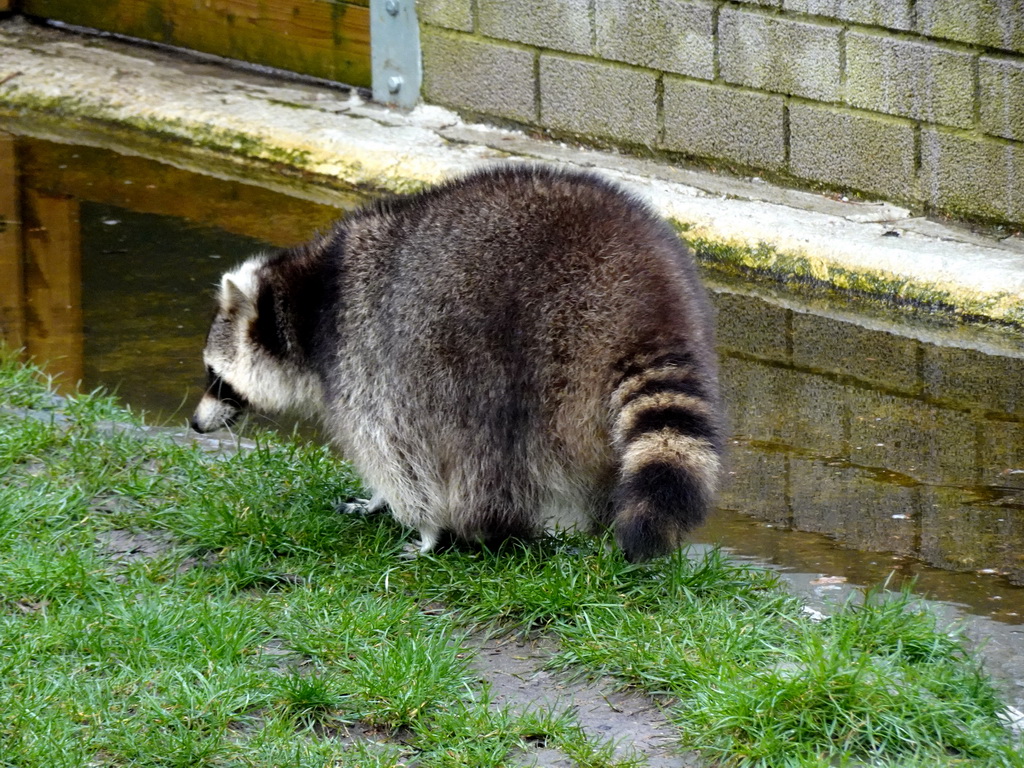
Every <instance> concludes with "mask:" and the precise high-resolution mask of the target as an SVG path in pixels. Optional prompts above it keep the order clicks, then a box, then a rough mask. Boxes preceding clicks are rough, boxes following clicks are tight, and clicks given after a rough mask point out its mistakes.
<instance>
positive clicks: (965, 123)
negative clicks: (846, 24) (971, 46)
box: [846, 32, 974, 128]
mask: <svg viewBox="0 0 1024 768" xmlns="http://www.w3.org/2000/svg"><path fill="white" fill-rule="evenodd" d="M973 68H974V55H973V54H969V53H965V52H962V51H954V50H950V49H948V48H944V47H942V46H940V45H935V44H933V43H921V42H916V41H913V40H899V39H894V38H890V37H885V36H882V35H877V34H863V33H860V32H849V33H847V35H846V101H847V102H848V103H849V104H851V105H853V106H855V107H863V108H864V109H870V110H872V111H875V112H885V113H887V114H890V115H901V116H903V117H912V118H914V119H915V120H924V121H925V122H929V123H940V124H942V125H950V126H955V127H957V128H970V127H971V126H972V125H973V124H974V77H973Z"/></svg>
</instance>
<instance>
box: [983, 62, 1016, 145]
mask: <svg viewBox="0 0 1024 768" xmlns="http://www.w3.org/2000/svg"><path fill="white" fill-rule="evenodd" d="M978 78H979V86H980V93H979V101H980V102H981V127H982V129H983V130H984V131H985V132H986V133H991V134H992V135H993V136H1002V137H1003V138H1005V139H1016V140H1017V141H1024V58H1009V57H999V58H996V57H991V56H983V57H982V58H981V61H980V63H979V67H978Z"/></svg>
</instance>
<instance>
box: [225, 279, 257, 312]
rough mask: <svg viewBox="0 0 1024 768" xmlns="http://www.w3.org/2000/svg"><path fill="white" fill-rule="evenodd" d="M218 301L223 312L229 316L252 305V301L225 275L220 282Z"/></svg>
mask: <svg viewBox="0 0 1024 768" xmlns="http://www.w3.org/2000/svg"><path fill="white" fill-rule="evenodd" d="M220 301H221V306H222V307H223V308H224V310H225V311H226V312H228V313H230V314H236V313H238V312H240V311H241V310H242V309H244V308H246V307H251V306H252V305H253V302H252V299H251V298H249V296H247V295H246V293H245V291H243V290H242V289H241V288H239V287H238V283H236V282H235V281H234V280H232V279H231V278H230V277H228V276H227V275H225V276H224V279H223V280H221V284H220Z"/></svg>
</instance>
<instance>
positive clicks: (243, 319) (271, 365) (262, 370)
mask: <svg viewBox="0 0 1024 768" xmlns="http://www.w3.org/2000/svg"><path fill="white" fill-rule="evenodd" d="M262 263H263V259H262V258H260V257H257V258H254V259H250V260H249V261H247V262H246V263H245V264H243V265H242V266H241V267H239V268H238V269H236V270H234V271H232V272H229V273H227V274H226V275H224V277H223V278H222V279H221V285H220V290H219V292H218V296H217V304H218V306H217V315H216V316H215V317H214V319H213V324H212V325H211V326H210V332H209V334H208V335H207V337H206V347H205V348H204V349H203V363H204V364H205V365H206V377H207V382H206V392H205V393H204V394H203V397H202V399H201V400H200V401H199V405H198V406H197V407H196V411H195V414H193V416H192V419H191V421H190V424H191V426H192V428H193V429H194V430H195V431H196V432H212V431H213V430H216V429H221V428H223V427H227V426H230V425H231V424H233V423H234V422H235V421H236V420H237V419H238V417H239V416H241V415H242V413H243V412H244V411H245V410H246V409H247V408H249V407H250V406H251V407H252V408H253V409H255V410H258V411H263V412H266V413H277V412H281V411H284V410H289V409H297V410H303V411H307V412H308V411H310V410H311V409H313V408H314V407H315V405H316V404H317V403H318V402H319V394H320V388H319V384H318V382H317V380H316V378H315V376H313V375H312V374H311V373H310V372H308V371H302V370H301V369H300V367H299V366H297V365H296V364H295V363H294V362H293V361H291V360H290V359H289V355H288V352H287V350H286V349H283V348H281V347H280V345H277V344H274V345H266V344H263V343H261V336H262V335H265V334H266V333H268V329H267V328H265V327H263V326H266V325H268V324H269V323H273V322H274V321H275V320H276V318H275V317H274V312H273V311H272V310H270V311H266V312H265V314H267V315H268V317H264V318H260V317H259V312H258V307H259V306H260V305H268V302H267V301H266V299H267V298H268V297H267V296H266V295H265V293H266V290H267V289H266V288H265V287H262V288H261V285H260V280H259V274H258V270H259V268H260V266H261V265H262ZM261 297H262V300H261ZM271 299H272V297H271ZM272 304H273V301H272V300H271V301H270V302H269V305H271V306H272Z"/></svg>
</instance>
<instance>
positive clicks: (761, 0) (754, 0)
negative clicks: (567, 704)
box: [737, 0, 782, 8]
mask: <svg viewBox="0 0 1024 768" xmlns="http://www.w3.org/2000/svg"><path fill="white" fill-rule="evenodd" d="M737 2H740V3H749V4H750V5H763V6H764V7H766V8H781V7H782V0H737Z"/></svg>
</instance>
